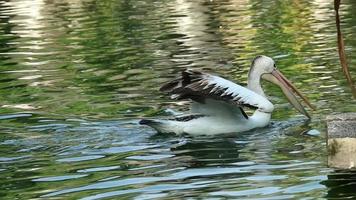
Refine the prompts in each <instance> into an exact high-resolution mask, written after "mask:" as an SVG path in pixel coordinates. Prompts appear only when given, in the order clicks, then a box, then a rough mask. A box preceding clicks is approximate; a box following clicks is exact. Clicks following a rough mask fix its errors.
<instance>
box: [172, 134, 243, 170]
mask: <svg viewBox="0 0 356 200" xmlns="http://www.w3.org/2000/svg"><path fill="white" fill-rule="evenodd" d="M244 143H245V142H239V141H238V139H236V138H209V137H206V138H199V139H196V138H188V139H186V140H185V141H183V142H180V143H178V144H176V145H174V146H172V147H171V151H172V152H173V154H175V155H176V157H179V158H185V161H186V164H188V165H189V167H205V166H215V165H216V166H223V165H229V164H230V163H235V162H241V161H243V159H241V158H240V157H239V150H241V149H242V148H243V146H244ZM187 167H188V166H187Z"/></svg>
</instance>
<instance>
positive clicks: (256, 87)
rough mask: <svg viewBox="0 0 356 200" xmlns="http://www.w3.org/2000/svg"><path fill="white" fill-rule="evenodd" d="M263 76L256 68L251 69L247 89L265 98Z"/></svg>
mask: <svg viewBox="0 0 356 200" xmlns="http://www.w3.org/2000/svg"><path fill="white" fill-rule="evenodd" d="M261 76H262V73H259V72H258V71H255V70H254V68H251V71H250V72H249V73H248V81H247V88H248V89H250V90H252V91H254V92H256V93H257V94H259V95H261V96H263V97H265V96H266V95H265V93H264V92H263V89H262V87H261Z"/></svg>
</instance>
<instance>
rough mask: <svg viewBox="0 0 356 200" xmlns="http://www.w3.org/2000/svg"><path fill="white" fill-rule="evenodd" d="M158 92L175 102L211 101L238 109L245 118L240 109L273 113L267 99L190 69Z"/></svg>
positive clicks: (221, 79) (229, 82)
mask: <svg viewBox="0 0 356 200" xmlns="http://www.w3.org/2000/svg"><path fill="white" fill-rule="evenodd" d="M160 91H163V92H168V93H169V94H171V95H172V98H173V99H177V100H179V99H192V100H193V101H195V102H197V103H200V104H205V103H206V101H207V100H208V99H212V100H214V102H215V101H217V102H221V104H228V105H230V106H234V107H238V108H239V110H240V111H241V113H242V114H243V115H244V117H245V118H247V115H246V113H245V112H243V110H242V107H249V108H253V109H259V110H260V111H263V112H272V111H273V104H272V103H271V102H270V101H268V99H267V98H265V97H263V96H261V95H259V94H257V93H255V92H253V91H251V90H249V89H247V88H245V87H243V86H240V85H238V84H235V83H233V82H231V81H229V80H226V79H223V78H221V77H218V76H214V75H210V74H207V73H203V72H199V71H195V70H190V69H187V70H184V71H182V73H181V75H180V76H179V77H178V78H177V79H174V80H172V81H170V82H168V83H166V84H164V85H163V86H162V87H161V88H160ZM208 105H210V106H211V104H208ZM235 109H236V108H235Z"/></svg>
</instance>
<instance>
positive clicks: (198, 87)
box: [140, 56, 313, 135]
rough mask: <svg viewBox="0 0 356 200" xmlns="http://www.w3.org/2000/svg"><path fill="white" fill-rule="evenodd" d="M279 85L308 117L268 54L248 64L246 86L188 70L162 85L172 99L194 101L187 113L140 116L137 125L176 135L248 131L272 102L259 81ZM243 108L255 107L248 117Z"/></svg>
mask: <svg viewBox="0 0 356 200" xmlns="http://www.w3.org/2000/svg"><path fill="white" fill-rule="evenodd" d="M261 78H262V79H265V80H267V81H270V82H272V83H275V84H277V85H279V86H280V87H281V88H282V91H283V92H284V93H285V95H286V97H287V98H288V100H289V101H290V102H291V103H292V105H294V106H295V108H296V109H297V110H298V111H299V112H301V113H302V114H304V115H306V116H307V117H309V118H310V116H309V114H308V113H307V112H306V111H305V109H304V108H303V106H301V104H300V103H299V102H298V101H297V100H296V97H295V96H294V94H293V93H292V92H295V93H296V94H298V95H299V96H300V97H301V98H302V99H303V100H304V101H305V102H306V103H307V105H308V106H310V107H311V108H313V107H312V106H311V105H310V103H309V102H308V101H307V99H306V98H305V97H304V96H302V95H301V94H300V92H299V91H298V90H297V89H296V88H295V87H294V86H293V85H292V84H291V83H290V82H289V81H288V80H287V79H286V78H285V77H284V76H283V75H282V74H281V73H280V72H279V71H278V70H277V69H276V67H275V63H274V61H273V60H272V59H271V58H269V57H267V56H257V57H256V58H255V59H254V60H253V61H252V65H251V69H250V72H249V77H248V85H247V87H243V86H241V85H238V84H236V83H233V82H231V81H229V80H226V79H223V78H221V77H219V76H214V75H210V74H207V73H203V72H199V71H195V70H191V69H187V70H184V71H183V72H182V73H181V75H180V76H179V77H178V78H177V79H174V80H172V81H170V82H168V83H166V84H164V85H163V86H162V87H161V89H160V90H161V91H164V92H167V93H169V94H171V97H172V98H173V99H177V100H180V99H191V100H193V103H192V106H191V109H190V114H188V115H184V116H178V117H176V118H175V119H143V120H141V121H140V124H144V125H148V126H151V127H152V128H154V129H156V130H157V131H159V132H163V133H167V132H172V133H176V134H183V133H187V134H191V135H214V134H224V133H235V132H243V131H248V130H251V129H253V128H258V127H264V126H266V125H268V123H269V121H270V119H271V113H272V111H273V109H274V106H273V104H272V103H271V102H270V101H269V100H268V99H267V98H266V97H265V95H264V92H263V90H262V87H261V84H260V80H261ZM243 107H249V108H252V109H255V111H254V113H253V114H252V116H247V114H246V113H245V112H244V110H243Z"/></svg>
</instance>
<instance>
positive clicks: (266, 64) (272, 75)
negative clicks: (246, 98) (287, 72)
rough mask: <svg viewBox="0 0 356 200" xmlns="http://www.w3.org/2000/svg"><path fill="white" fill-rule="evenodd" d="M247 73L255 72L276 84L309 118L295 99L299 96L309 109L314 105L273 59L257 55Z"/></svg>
mask: <svg viewBox="0 0 356 200" xmlns="http://www.w3.org/2000/svg"><path fill="white" fill-rule="evenodd" d="M249 73H256V74H258V75H260V77H261V78H262V79H264V80H267V81H269V82H271V83H274V84H276V85H278V86H279V87H280V88H281V89H282V91H283V93H284V95H285V96H286V97H287V99H288V101H289V102H290V103H291V104H292V105H293V106H294V107H295V108H296V109H297V110H298V111H299V112H300V113H302V114H303V115H305V116H307V117H308V118H310V115H309V114H308V113H307V111H306V110H305V108H304V107H303V106H302V105H301V103H300V102H299V101H298V100H297V97H296V96H299V97H300V98H301V99H302V100H303V101H304V102H305V103H306V104H307V105H308V106H309V107H310V108H311V109H313V110H315V107H314V106H313V105H311V104H310V102H309V100H308V99H307V98H306V97H305V96H304V95H302V93H301V92H300V91H299V90H298V89H297V88H296V87H295V86H294V85H293V84H292V82H291V81H289V80H288V79H287V78H286V77H285V76H284V75H283V74H282V73H281V72H280V71H279V70H278V69H277V67H276V64H275V62H274V60H273V59H272V58H270V57H268V56H257V57H256V58H255V59H253V61H252V66H251V70H250V72H249Z"/></svg>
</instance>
